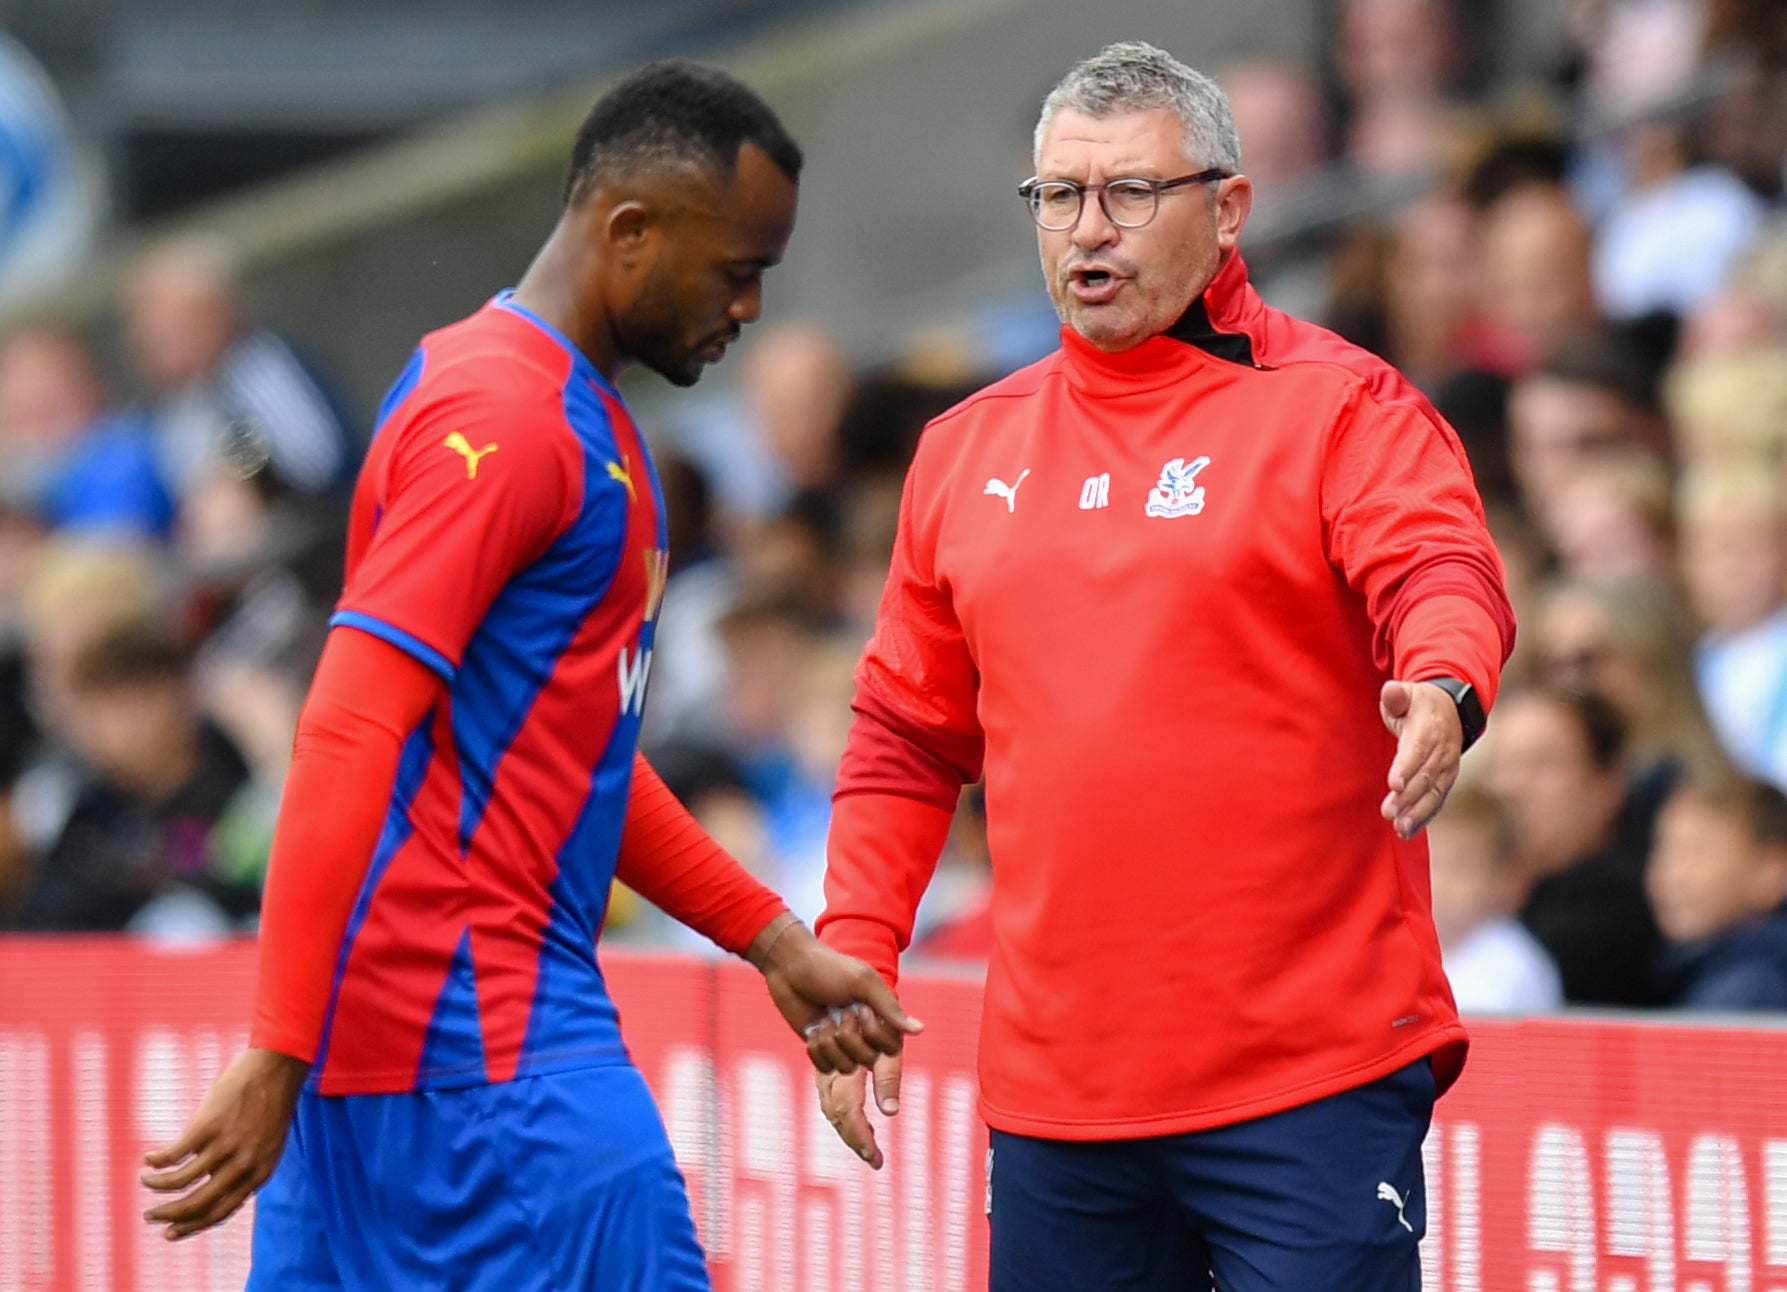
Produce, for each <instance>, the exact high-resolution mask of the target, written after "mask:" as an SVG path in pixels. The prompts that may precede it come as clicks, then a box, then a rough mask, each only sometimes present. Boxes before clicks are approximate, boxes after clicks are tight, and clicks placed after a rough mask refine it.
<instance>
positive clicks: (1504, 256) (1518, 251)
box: [1478, 183, 1600, 372]
mask: <svg viewBox="0 0 1787 1292" xmlns="http://www.w3.org/2000/svg"><path fill="white" fill-rule="evenodd" d="M1478 245H1479V251H1478V254H1479V256H1480V257H1481V260H1482V267H1483V268H1482V287H1483V298H1482V301H1481V308H1482V312H1483V314H1484V316H1485V318H1487V319H1488V320H1489V321H1490V322H1491V324H1492V325H1493V326H1494V327H1495V328H1496V329H1497V330H1499V331H1500V332H1501V333H1502V334H1503V336H1504V338H1505V340H1504V342H1503V343H1502V350H1503V352H1504V354H1505V356H1506V361H1507V362H1508V363H1510V364H1511V365H1513V368H1514V370H1515V371H1517V372H1518V371H1525V370H1527V369H1530V368H1532V367H1534V366H1536V365H1538V364H1540V363H1543V362H1544V361H1545V360H1546V359H1547V358H1549V357H1550V356H1552V355H1554V354H1556V353H1557V352H1558V351H1560V350H1562V349H1564V348H1565V347H1566V346H1569V345H1571V344H1572V343H1575V342H1579V341H1582V340H1584V339H1586V338H1588V337H1591V336H1593V335H1594V333H1595V331H1596V329H1597V328H1598V327H1599V325H1600V315H1599V312H1598V311H1597V309H1596V307H1595V294H1594V288H1593V285H1592V282H1591V279H1590V273H1589V249H1590V245H1591V244H1590V235H1589V228H1588V225H1587V224H1586V223H1585V222H1584V221H1583V219H1582V216H1581V215H1579V214H1578V213H1577V211H1576V207H1575V206H1574V204H1573V203H1572V202H1571V200H1570V196H1569V194H1568V193H1567V192H1566V191H1565V190H1564V188H1563V187H1562V186H1561V185H1558V184H1549V183H1523V184H1520V185H1517V186H1516V187H1514V188H1513V189H1511V190H1510V191H1508V192H1507V193H1505V194H1504V195H1502V196H1500V197H1498V198H1496V199H1495V200H1494V201H1493V202H1492V203H1491V204H1490V205H1489V206H1488V208H1487V209H1486V210H1485V211H1484V212H1483V224H1482V230H1481V238H1480V241H1479V244H1478Z"/></svg>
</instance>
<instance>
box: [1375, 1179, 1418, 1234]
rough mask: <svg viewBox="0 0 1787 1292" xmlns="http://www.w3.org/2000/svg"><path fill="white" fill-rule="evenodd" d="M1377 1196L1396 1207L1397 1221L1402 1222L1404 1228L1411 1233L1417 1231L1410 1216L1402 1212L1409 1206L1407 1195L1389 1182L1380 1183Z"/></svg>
mask: <svg viewBox="0 0 1787 1292" xmlns="http://www.w3.org/2000/svg"><path fill="white" fill-rule="evenodd" d="M1377 1196H1378V1200H1379V1201H1381V1202H1387V1203H1389V1204H1390V1205H1391V1206H1392V1207H1395V1208H1396V1219H1397V1222H1398V1223H1399V1224H1401V1225H1402V1227H1403V1228H1404V1229H1406V1230H1408V1231H1409V1233H1411V1234H1412V1233H1414V1232H1415V1227H1414V1226H1413V1225H1411V1224H1409V1221H1408V1217H1407V1216H1405V1215H1403V1214H1402V1209H1403V1208H1404V1207H1406V1206H1408V1199H1407V1198H1406V1197H1404V1196H1403V1195H1402V1194H1400V1193H1398V1192H1396V1190H1394V1189H1392V1188H1391V1187H1390V1186H1389V1185H1388V1184H1379V1185H1378V1187H1377Z"/></svg>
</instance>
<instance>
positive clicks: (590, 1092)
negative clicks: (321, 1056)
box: [248, 1067, 709, 1292]
mask: <svg viewBox="0 0 1787 1292" xmlns="http://www.w3.org/2000/svg"><path fill="white" fill-rule="evenodd" d="M430 1288H441V1289H446V1288H452V1289H454V1292H486V1290H487V1292H562V1290H565V1289H570V1290H571V1292H623V1289H624V1290H625V1292H709V1284H708V1278H707V1267H706V1263H705V1261H704V1259H703V1257H702V1253H701V1247H700V1244H699V1243H698V1242H697V1241H696V1239H695V1226H694V1223H693V1221H692V1220H691V1219H690V1216H689V1202H688V1195H687V1192H686V1191H685V1189H684V1187H683V1178H682V1174H681V1172H679V1171H678V1170H677V1167H676V1162H675V1160H674V1158H672V1156H671V1152H670V1142H669V1140H668V1139H667V1138H666V1136H665V1134H664V1124H663V1122H662V1120H661V1119H660V1118H659V1116H658V1109H657V1106H656V1105H655V1104H654V1103H653V1102H652V1097H651V1092H650V1091H649V1090H648V1089H647V1088H646V1084H645V1079H644V1078H643V1077H642V1076H640V1075H639V1072H638V1070H637V1069H635V1068H633V1067H605V1068H586V1069H582V1070H579V1071H574V1072H560V1073H553V1074H551V1075H549V1076H540V1077H528V1078H524V1079H522V1080H519V1081H507V1082H501V1083H498V1084H496V1085H489V1086H472V1087H468V1088H466V1089H463V1090H441V1091H426V1092H417V1093H414V1094H393V1095H345V1096H322V1095H316V1094H312V1093H310V1092H309V1091H306V1092H305V1093H304V1094H303V1095H302V1096H301V1097H300V1099H299V1102H298V1111H297V1116H296V1117H295V1118H294V1119H293V1122H292V1129H291V1133H290V1135H289V1136H288V1137H287V1139H286V1147H285V1154H284V1156H283V1157H281V1159H280V1162H279V1167H278V1169H277V1170H276V1171H274V1173H273V1178H272V1179H270V1180H269V1181H268V1182H267V1184H266V1186H265V1187H264V1188H263V1189H262V1190H261V1193H260V1197H259V1199H258V1200H257V1202H256V1204H255V1220H254V1261H253V1266H252V1268H251V1270H250V1272H249V1276H248V1292H322V1290H324V1289H329V1290H330V1292H335V1290H337V1289H353V1290H354V1292H372V1290H373V1289H390V1290H391V1292H420V1290H422V1289H430Z"/></svg>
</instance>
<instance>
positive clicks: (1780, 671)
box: [1679, 459, 1787, 786]
mask: <svg viewBox="0 0 1787 1292" xmlns="http://www.w3.org/2000/svg"><path fill="white" fill-rule="evenodd" d="M1679 522H1680V525H1681V537H1682V574H1683V577H1684V579H1685V580H1686V583H1687V588H1688V596H1689V598H1690V600H1691V601H1692V603H1693V606H1694V610H1695V612H1696V614H1697V615H1698V616H1699V618H1700V622H1701V625H1702V627H1703V628H1704V630H1705V632H1704V634H1703V635H1702V637H1701V638H1700V640H1699V642H1698V643H1697V645H1696V646H1695V648H1694V666H1695V673H1696V675H1697V676H1698V678H1699V682H1700V695H1701V699H1702V701H1703V702H1704V703H1705V705H1706V712H1707V715H1708V717H1710V718H1711V719H1712V725H1713V730H1714V731H1715V732H1717V733H1718V736H1719V739H1720V741H1721V742H1722V743H1723V745H1724V746H1725V750H1726V752H1727V753H1728V754H1729V755H1730V757H1731V758H1732V760H1733V761H1734V762H1736V763H1737V765H1738V766H1739V767H1741V768H1743V769H1744V770H1745V771H1747V772H1749V773H1750V774H1752V775H1755V776H1760V777H1762V778H1763V779H1764V780H1768V781H1771V782H1773V783H1774V784H1776V785H1779V786H1787V501H1784V499H1783V496H1782V489H1781V482H1780V478H1779V468H1778V467H1776V468H1775V469H1774V470H1773V471H1770V470H1766V469H1761V468H1759V467H1758V465H1757V464H1755V463H1752V462H1746V461H1744V460H1742V459H1739V460H1736V461H1734V462H1731V463H1728V464H1726V465H1723V466H1706V467H1699V468H1696V469H1695V470H1694V471H1692V472H1690V473H1689V475H1688V476H1687V478H1686V479H1684V480H1683V482H1682V486H1681V495H1680V506H1679Z"/></svg>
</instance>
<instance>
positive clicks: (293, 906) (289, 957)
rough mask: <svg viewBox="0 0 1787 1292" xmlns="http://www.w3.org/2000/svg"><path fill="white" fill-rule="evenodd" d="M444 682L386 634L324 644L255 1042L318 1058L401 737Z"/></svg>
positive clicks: (277, 840)
mask: <svg viewBox="0 0 1787 1292" xmlns="http://www.w3.org/2000/svg"><path fill="white" fill-rule="evenodd" d="M440 690H441V681H440V679H439V678H438V677H437V676H435V675H434V673H432V672H430V671H429V670H428V669H427V668H425V667H424V666H423V665H421V664H420V663H418V662H417V661H416V660H414V659H413V658H411V657H410V656H408V655H406V654H404V653H402V652H400V651H398V650H396V649H394V648H392V647H391V646H389V645H386V644H384V643H383V642H380V641H375V640H373V639H371V638H369V637H366V636H364V635H362V634H360V633H355V632H343V631H341V630H339V629H336V630H334V631H332V632H330V634H329V637H328V640H327V641H326V642H325V643H324V646H323V657H322V659H321V661H320V662H319V663H318V664H317V670H316V677H315V679H314V680H313V681H312V683H311V687H310V695H309V697H308V698H307V699H306V700H305V702H304V711H303V713H302V715H301V716H300V717H299V719H298V731H297V736H296V738H295V739H294V741H293V745H292V765H291V770H290V771H289V772H288V773H287V775H286V782H285V793H284V795H283V796H282V798H281V801H280V805H279V820H278V821H277V823H276V824H275V827H274V831H273V851H272V856H271V858H270V859H269V861H268V865H267V884H266V891H265V893H264V894H263V895H262V899H261V930H260V959H259V971H258V977H257V982H256V987H255V1003H254V1021H253V1025H252V1028H251V1030H250V1033H249V1044H251V1045H254V1046H256V1047H258V1048H261V1049H266V1050H277V1051H278V1052H279V1053H281V1054H289V1055H291V1056H292V1057H293V1058H295V1059H302V1060H303V1061H304V1062H306V1063H309V1062H311V1061H312V1060H313V1059H314V1058H315V1057H316V1050H317V1045H318V1042H319V1039H320V1038H321V1036H322V1030H323V1017H324V1014H325V1012H326V1011H327V1008H328V1003H329V992H330V987H331V985H332V982H333V976H334V970H335V965H336V961H337V959H338V958H339V956H340V953H341V939H342V936H343V934H344V932H345V931H346V929H347V924H348V918H349V916H350V914H351V913H352V911H353V906H354V901H355V899H356V897H357V895H358V894H359V891H360V886H361V884H362V883H363V882H364V879H365V875H366V866H367V860H368V858H370V857H371V856H372V853H373V849H374V847H375V845H376V844H377V843H378V837H379V832H380V830H382V829H383V828H384V823H385V814H386V811H387V809H388V806H389V803H390V796H391V785H392V782H393V781H395V779H396V777H397V764H398V760H399V758H400V757H401V755H402V750H403V742H404V740H405V739H406V738H407V736H408V735H409V733H410V731H411V730H413V729H414V728H415V726H416V724H417V723H419V722H420V721H421V720H422V717H423V715H424V714H426V712H427V711H428V709H429V707H430V706H431V705H433V703H434V702H435V699H436V697H437V696H438V695H439V694H440Z"/></svg>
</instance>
